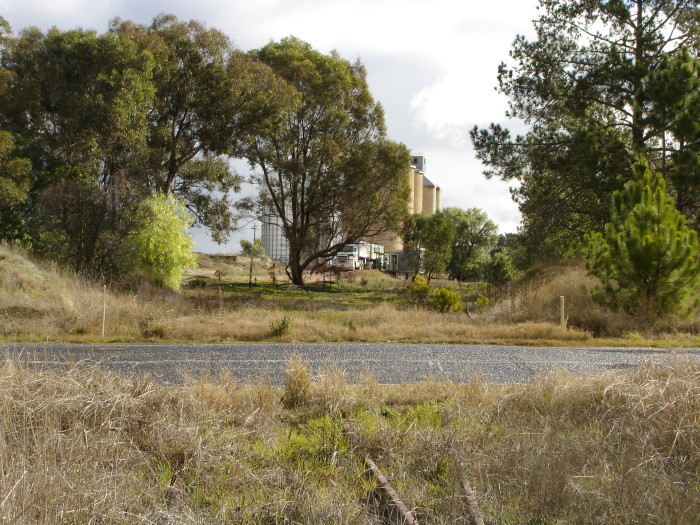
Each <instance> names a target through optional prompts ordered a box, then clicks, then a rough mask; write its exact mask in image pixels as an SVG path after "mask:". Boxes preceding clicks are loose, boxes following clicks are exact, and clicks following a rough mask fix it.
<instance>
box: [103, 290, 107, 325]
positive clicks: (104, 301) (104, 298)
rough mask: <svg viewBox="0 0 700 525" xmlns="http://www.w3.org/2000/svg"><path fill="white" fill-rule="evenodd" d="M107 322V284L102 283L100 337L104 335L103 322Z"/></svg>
mask: <svg viewBox="0 0 700 525" xmlns="http://www.w3.org/2000/svg"><path fill="white" fill-rule="evenodd" d="M106 322H107V285H106V284H105V285H104V291H103V294H102V337H104V336H105V324H106Z"/></svg>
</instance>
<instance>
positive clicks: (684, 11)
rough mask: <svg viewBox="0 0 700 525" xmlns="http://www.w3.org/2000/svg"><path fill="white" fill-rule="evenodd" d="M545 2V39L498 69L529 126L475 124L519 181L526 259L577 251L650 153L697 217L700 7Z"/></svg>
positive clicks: (668, 2) (494, 160)
mask: <svg viewBox="0 0 700 525" xmlns="http://www.w3.org/2000/svg"><path fill="white" fill-rule="evenodd" d="M539 4H540V13H541V14H540V16H539V17H538V18H537V19H536V20H535V21H534V25H535V31H536V38H535V39H534V40H528V39H527V38H526V37H524V36H518V37H517V38H516V39H515V41H514V43H513V47H512V50H511V53H510V55H511V59H512V60H511V62H510V64H505V63H504V64H501V66H500V68H499V75H498V83H499V90H500V92H501V93H503V94H505V95H506V96H507V97H508V98H509V100H510V109H509V111H508V117H515V118H518V119H521V120H522V121H524V122H525V124H526V125H527V126H528V128H527V132H526V133H525V134H524V135H522V136H513V135H511V133H510V131H509V130H508V129H506V128H504V127H503V126H501V125H499V124H492V125H491V126H490V127H489V128H488V129H478V128H476V127H475V128H474V129H473V130H472V131H471V138H472V142H473V144H474V147H475V149H476V152H477V156H478V158H479V159H481V160H482V162H484V164H485V165H486V166H487V171H485V175H486V176H487V177H491V176H497V177H500V178H502V179H504V180H507V181H512V180H515V181H518V184H517V189H514V190H513V197H514V199H515V201H516V202H517V203H518V205H519V208H520V211H521V213H522V217H523V225H522V233H523V241H524V243H523V246H524V247H525V248H526V249H527V250H528V252H529V257H530V258H531V259H532V258H535V259H542V258H545V257H548V256H557V257H560V256H573V255H576V254H577V253H578V250H579V248H580V245H581V239H582V238H583V235H584V233H585V232H587V231H602V230H603V228H604V225H605V224H606V223H607V222H609V221H610V207H609V195H610V194H611V193H612V192H613V191H617V190H621V189H622V187H623V185H624V183H625V182H626V180H628V179H629V176H628V173H629V171H628V168H629V165H630V164H631V163H632V162H633V161H634V160H635V159H637V158H640V157H642V156H643V157H646V158H648V160H649V161H650V162H651V163H652V165H654V166H655V167H656V168H657V169H659V170H662V171H663V174H664V176H665V178H666V179H667V181H669V184H670V185H671V188H670V192H671V194H673V195H674V196H675V198H676V203H677V205H678V207H679V209H681V210H682V211H683V213H684V214H685V215H686V216H687V217H688V219H689V220H690V221H691V223H692V224H696V223H698V222H699V221H700V220H699V219H698V211H699V210H700V191H699V190H700V178H698V176H697V173H699V171H698V170H697V164H696V163H695V160H694V159H696V158H697V157H696V156H695V154H696V153H697V152H699V151H700V144H698V141H697V135H696V132H695V131H693V129H692V128H695V126H696V124H697V122H698V117H699V115H698V110H697V107H698V106H697V102H695V101H696V100H697V97H698V95H697V93H698V90H697V87H694V86H696V84H697V67H696V66H693V65H692V64H693V63H694V61H696V60H697V55H698V37H697V31H696V28H697V13H698V11H697V7H696V3H695V2H692V1H681V2H675V1H673V0H659V1H658V2H647V1H643V0H635V1H630V2H622V1H612V2H608V1H606V0H540V2H539ZM688 43H690V47H689V51H688V52H687V53H686V54H685V56H684V55H683V53H682V52H681V49H682V46H683V45H685V44H688ZM664 53H668V57H675V58H673V59H672V60H671V59H669V58H668V57H666V58H664ZM693 79H695V80H693ZM691 108H693V109H691ZM693 122H694V123H695V125H690V126H685V125H683V124H682V123H689V124H690V123H693ZM693 166H695V167H696V168H695V171H693V169H694V168H693ZM691 173H694V175H691V176H688V175H689V174H691Z"/></svg>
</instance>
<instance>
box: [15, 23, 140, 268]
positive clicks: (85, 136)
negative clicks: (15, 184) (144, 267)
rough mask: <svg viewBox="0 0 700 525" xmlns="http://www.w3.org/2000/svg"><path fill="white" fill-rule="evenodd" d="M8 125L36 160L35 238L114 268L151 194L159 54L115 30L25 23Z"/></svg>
mask: <svg viewBox="0 0 700 525" xmlns="http://www.w3.org/2000/svg"><path fill="white" fill-rule="evenodd" d="M2 67H3V68H4V69H5V70H6V71H8V72H9V76H10V81H9V86H8V88H7V91H6V93H5V95H6V104H4V106H3V108H2V113H3V115H2V125H3V127H5V129H6V130H9V131H11V132H12V133H13V135H14V137H15V142H16V144H17V149H18V150H19V151H20V152H21V154H22V155H23V156H25V157H26V158H28V159H30V160H31V163H32V170H31V177H30V190H29V200H28V201H27V203H26V205H25V207H24V215H25V216H26V217H27V221H26V228H27V229H28V231H27V234H28V235H29V238H30V242H31V245H32V247H33V248H34V249H36V250H39V251H43V252H45V253H47V254H49V255H51V256H53V257H55V258H58V259H61V260H65V261H67V262H70V263H71V264H72V265H73V266H74V267H75V269H76V270H78V271H81V272H86V273H90V274H103V273H104V272H108V271H113V270H114V269H115V268H116V266H118V265H119V264H120V263H119V262H118V261H117V253H118V252H119V250H120V246H121V243H122V241H123V239H124V237H125V236H126V234H127V233H128V232H129V231H130V230H131V228H133V215H132V213H131V211H133V206H135V205H137V203H138V201H139V200H140V199H142V198H143V196H144V195H145V193H146V192H147V188H146V184H145V177H143V172H144V170H143V169H142V165H143V164H144V162H145V160H146V138H147V127H146V115H147V112H148V108H149V107H150V104H151V100H152V97H153V90H152V84H151V72H152V69H153V58H152V56H151V55H150V54H148V53H143V52H140V51H139V50H138V49H136V47H135V46H134V45H132V44H129V43H128V42H124V41H121V40H120V39H118V38H116V37H115V36H114V35H101V36H100V35H97V34H96V33H95V32H94V31H84V30H72V31H65V32H63V31H59V30H58V29H52V30H51V31H49V32H48V33H46V34H44V33H42V32H41V31H39V30H38V29H27V30H25V31H23V32H21V33H20V35H19V36H18V37H17V38H13V39H11V40H10V41H9V43H7V45H6V46H5V48H4V49H3V56H2Z"/></svg>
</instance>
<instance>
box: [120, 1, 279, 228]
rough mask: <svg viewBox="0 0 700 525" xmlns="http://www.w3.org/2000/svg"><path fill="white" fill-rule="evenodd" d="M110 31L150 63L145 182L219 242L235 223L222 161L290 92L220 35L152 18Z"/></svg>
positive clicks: (271, 117)
mask: <svg viewBox="0 0 700 525" xmlns="http://www.w3.org/2000/svg"><path fill="white" fill-rule="evenodd" d="M110 30H111V32H112V33H114V34H117V35H119V36H120V38H122V39H123V40H125V41H131V42H135V43H136V44H137V45H138V47H139V49H141V50H143V51H145V52H148V53H150V54H151V55H152V56H153V57H154V59H155V68H154V71H153V85H154V88H155V96H154V100H153V104H152V106H151V108H150V109H149V111H148V130H149V133H148V148H149V184H150V186H151V187H152V189H153V190H155V191H158V192H162V193H164V194H166V195H168V194H171V193H172V194H175V195H177V196H178V197H180V198H182V199H183V200H184V202H185V204H186V206H187V208H188V209H189V210H190V211H191V212H192V213H193V214H194V215H195V217H196V218H197V220H198V221H199V223H200V224H203V225H204V226H206V227H207V228H209V230H210V231H211V233H212V236H213V238H214V239H215V240H217V241H223V240H225V239H226V237H227V236H228V234H229V233H230V232H231V231H232V230H233V228H234V226H235V224H234V221H233V214H232V202H231V192H235V191H238V189H239V188H240V183H241V178H240V177H239V176H238V175H237V174H236V173H235V172H233V171H232V169H231V167H230V164H229V159H230V157H231V156H235V155H237V154H238V153H239V152H240V149H241V145H242V144H243V143H246V142H248V141H249V140H250V138H251V136H254V135H255V134H257V133H261V132H263V131H264V130H266V129H267V128H269V127H270V125H271V123H273V122H274V121H276V119H278V117H279V114H280V113H283V112H284V110H285V107H286V106H287V105H288V103H289V100H290V96H291V95H290V93H291V90H289V89H288V88H287V85H286V83H285V82H282V81H280V80H279V79H278V78H277V77H276V76H275V75H274V73H273V72H272V71H270V69H269V68H268V67H266V66H265V65H264V64H261V63H256V62H254V61H252V60H251V59H250V58H249V57H248V56H246V55H245V54H244V53H242V52H240V51H238V50H236V49H235V48H234V47H233V45H232V43H231V41H230V40H229V38H228V37H227V36H226V35H225V34H224V33H222V32H221V31H219V30H216V29H211V28H207V27H206V26H205V25H203V24H202V23H200V22H196V21H187V22H184V21H180V20H178V19H177V17H175V16H173V15H159V16H158V17H156V18H155V19H154V20H153V22H152V23H151V25H150V26H144V25H139V24H134V23H133V22H130V21H123V20H120V19H115V20H113V21H112V22H111V25H110Z"/></svg>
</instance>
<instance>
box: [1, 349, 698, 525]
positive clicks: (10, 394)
mask: <svg viewBox="0 0 700 525" xmlns="http://www.w3.org/2000/svg"><path fill="white" fill-rule="evenodd" d="M288 374H289V375H288V377H293V378H294V380H293V381H292V380H289V381H288V382H287V386H286V387H285V389H276V388H273V387H270V386H266V385H253V384H238V383H237V382H236V381H235V380H234V379H233V378H232V377H231V376H230V375H227V374H223V375H221V376H218V377H208V376H206V375H205V376H201V377H198V378H191V379H190V380H189V381H188V382H187V383H186V384H185V385H183V386H165V385H161V384H157V383H155V382H153V381H151V380H149V379H147V378H140V379H130V378H127V377H125V376H121V375H119V374H115V373H108V372H105V371H102V370H100V369H98V368H96V367H93V366H84V365H81V364H78V365H76V366H72V367H70V368H68V369H66V370H62V371H40V370H33V369H30V368H28V367H27V366H26V365H24V364H22V363H21V362H18V361H14V360H12V359H6V360H5V361H4V362H3V363H2V364H1V365H0V400H1V401H0V421H1V422H2V432H0V521H1V522H3V523H19V524H28V523H97V522H99V523H173V524H174V523H193V524H194V523H198V524H199V523H201V524H204V523H224V522H226V523H245V524H270V523H307V524H321V523H348V524H349V523H355V524H361V525H364V524H367V525H370V524H371V525H374V524H377V525H378V524H380V523H392V522H391V521H386V520H385V517H384V515H383V513H382V512H381V504H380V502H378V501H377V500H376V499H374V498H373V497H372V495H371V492H370V489H371V488H372V484H371V483H370V482H368V481H367V480H365V478H364V476H363V475H362V458H363V456H364V454H365V453H369V454H371V455H372V457H373V458H374V459H375V461H376V462H377V463H378V464H379V466H380V468H381V469H382V470H383V471H384V473H385V474H386V475H387V476H388V477H389V478H390V480H391V482H392V485H393V486H394V488H395V489H396V490H397V492H398V493H399V495H400V497H401V499H402V500H403V501H404V502H405V503H407V505H408V506H409V507H410V508H412V509H413V511H414V513H415V514H416V515H417V516H418V518H419V520H420V521H421V522H422V523H431V524H454V523H463V522H464V517H465V508H464V506H463V503H462V501H461V500H460V498H459V486H458V482H459V477H460V476H461V475H462V474H465V475H466V477H467V478H468V479H469V480H470V481H471V484H472V486H473V487H474V489H475V490H476V493H477V497H478V500H479V504H480V506H481V509H482V512H483V514H485V516H486V520H487V523H493V524H509V523H541V524H547V523H552V524H553V523H559V524H566V523H612V524H616V523H620V524H622V523H650V524H657V523H658V524H665V523H676V524H695V523H698V521H699V520H700V439H699V438H698V436H700V417H698V414H700V363H699V362H698V361H697V360H681V359H677V360H675V361H670V362H668V363H667V364H665V365H652V364H647V365H645V366H644V367H643V368H642V369H641V370H639V371H637V372H634V373H631V374H627V375H603V376H597V377H577V376H572V375H568V374H550V375H546V376H543V377H541V378H539V379H536V380H534V381H533V382H531V383H528V384H524V385H507V386H500V387H499V386H494V385H490V384H488V383H486V382H485V381H484V380H483V379H481V378H478V377H477V378H474V379H473V380H472V381H471V382H470V383H467V384H463V385H460V384H455V383H450V382H426V383H420V384H411V385H395V386H379V385H377V383H376V381H375V380H374V379H373V378H372V377H370V376H368V377H366V378H364V379H363V380H362V381H361V382H360V383H359V384H356V385H348V384H347V383H346V381H345V376H344V374H343V372H342V370H339V369H337V368H333V367H331V368H328V369H327V370H324V371H323V372H322V373H320V374H319V375H318V376H316V377H310V375H309V374H308V368H306V365H305V364H304V363H303V362H301V361H299V360H298V359H297V360H295V361H293V362H292V363H290V368H289V373H288ZM292 392H296V393H297V394H301V395H302V397H303V402H300V403H294V404H292V403H289V402H288V401H289V399H290V398H291V393H292ZM285 405H286V406H288V407H291V406H292V405H295V406H294V408H285ZM343 423H346V424H348V425H350V427H351V428H352V433H353V434H352V439H350V438H349V436H347V435H346V434H344V432H343Z"/></svg>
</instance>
